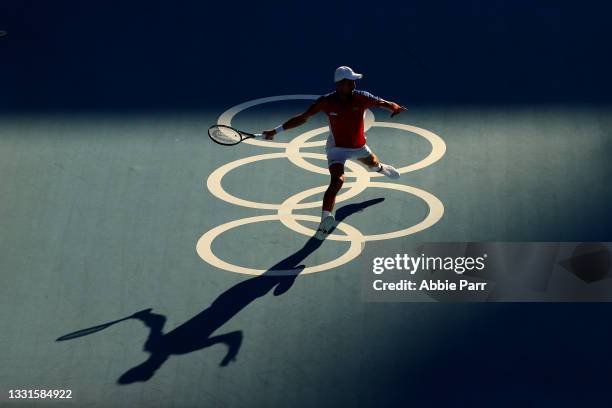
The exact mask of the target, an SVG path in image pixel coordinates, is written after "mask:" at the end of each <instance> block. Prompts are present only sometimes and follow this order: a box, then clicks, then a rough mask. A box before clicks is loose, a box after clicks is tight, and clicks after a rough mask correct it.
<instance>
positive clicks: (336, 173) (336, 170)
mask: <svg viewBox="0 0 612 408" xmlns="http://www.w3.org/2000/svg"><path fill="white" fill-rule="evenodd" d="M329 175H330V180H329V186H328V187H327V190H326V191H325V194H324V195H323V209H322V212H321V223H320V224H319V228H318V229H317V234H316V235H315V238H317V239H323V238H325V236H327V234H329V233H330V232H331V230H332V229H333V227H335V225H336V220H335V219H334V216H333V215H332V211H333V209H334V205H335V204H336V196H337V195H338V192H339V191H340V189H341V188H342V185H343V184H344V163H332V164H330V165H329Z"/></svg>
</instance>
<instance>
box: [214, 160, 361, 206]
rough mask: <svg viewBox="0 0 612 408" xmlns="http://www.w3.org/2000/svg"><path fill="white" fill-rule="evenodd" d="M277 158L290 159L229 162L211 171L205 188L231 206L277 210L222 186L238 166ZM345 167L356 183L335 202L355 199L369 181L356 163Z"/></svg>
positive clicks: (316, 203) (310, 204)
mask: <svg viewBox="0 0 612 408" xmlns="http://www.w3.org/2000/svg"><path fill="white" fill-rule="evenodd" d="M300 154H301V155H304V156H306V157H309V158H314V159H322V160H326V157H325V155H324V154H321V153H307V152H301V153H300ZM279 158H289V160H291V158H290V157H289V155H288V154H287V153H285V152H283V153H264V154H258V155H254V156H248V157H245V158H242V159H238V160H234V161H233V162H229V163H227V164H224V165H223V166H221V167H219V168H217V169H216V170H215V171H213V172H212V173H211V174H210V176H208V179H207V180H206V187H207V188H208V190H209V191H210V192H211V193H212V194H213V195H214V196H216V197H217V198H219V199H221V200H223V201H226V202H228V203H231V204H235V205H238V206H241V207H247V208H254V209H261V210H278V209H279V208H280V206H281V204H269V203H260V202H257V201H249V200H245V199H242V198H238V197H236V196H234V195H232V194H230V193H228V192H227V191H226V190H225V189H224V188H223V185H222V183H221V182H222V180H223V177H224V176H225V175H226V174H227V173H228V172H229V171H231V170H233V169H236V168H238V167H240V166H243V165H245V164H248V163H253V162H258V161H261V160H269V159H279ZM347 167H349V168H352V170H353V173H354V174H357V181H356V182H354V183H346V186H347V187H350V189H349V191H347V192H345V193H342V194H340V195H338V197H336V201H337V202H340V201H343V200H348V199H349V198H352V197H355V196H356V195H358V194H360V193H362V192H363V191H364V190H365V189H366V187H367V185H368V182H369V180H370V174H369V173H368V171H367V170H366V169H364V168H363V167H362V166H360V165H359V164H357V163H347ZM320 205H322V201H313V202H310V203H303V204H300V205H298V206H297V207H296V208H295V209H304V208H315V207H318V206H320Z"/></svg>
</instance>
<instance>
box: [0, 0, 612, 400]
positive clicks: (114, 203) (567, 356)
mask: <svg viewBox="0 0 612 408" xmlns="http://www.w3.org/2000/svg"><path fill="white" fill-rule="evenodd" d="M447 3H448V4H447V5H446V6H447V8H446V9H439V8H437V7H433V6H429V5H426V4H425V3H423V4H421V5H413V6H411V5H408V4H406V5H397V8H388V7H387V5H372V4H369V5H368V6H367V7H364V8H352V7H350V8H347V7H345V6H346V4H344V3H343V4H344V5H343V4H340V3H338V5H325V6H323V5H322V6H321V7H329V9H328V8H326V10H329V13H331V15H332V16H336V17H338V18H340V16H344V17H346V18H347V20H343V19H338V20H335V21H336V23H337V24H336V25H335V26H334V27H330V26H329V25H328V22H329V21H330V15H326V14H323V13H322V11H321V10H322V9H320V8H319V9H317V8H313V9H312V10H306V11H304V10H303V9H302V8H301V7H300V8H299V10H298V7H297V6H291V7H289V6H287V7H288V8H285V5H283V7H273V6H272V5H268V4H261V5H258V6H257V7H255V6H245V7H246V9H245V10H242V13H240V15H239V16H235V18H236V19H237V20H236V24H237V25H238V26H242V27H245V26H246V25H247V23H251V24H252V20H253V19H255V20H257V21H276V22H277V24H276V25H274V26H273V27H271V26H270V27H269V26H268V25H266V24H263V23H262V24H261V25H259V26H260V27H261V29H260V30H252V31H245V30H229V31H228V30H225V31H221V30H217V29H216V28H219V27H221V28H222V26H223V24H222V21H221V19H220V18H212V17H211V16H220V15H223V14H222V13H223V12H229V11H231V10H228V8H229V7H230V5H231V4H229V3H228V4H219V5H216V6H214V7H213V9H207V8H206V7H212V6H207V5H206V6H205V5H203V4H204V3H202V5H196V4H195V3H194V4H191V5H190V6H185V7H186V8H185V9H182V8H179V7H174V6H173V7H170V6H169V5H165V4H163V3H158V2H152V3H151V4H150V5H149V4H148V3H147V6H146V7H145V6H143V5H138V6H136V5H125V6H122V7H124V8H125V9H123V10H122V11H121V12H120V13H117V11H116V10H114V9H115V8H116V7H110V8H108V9H107V8H105V7H93V6H92V7H91V8H89V7H82V6H79V5H77V4H76V3H75V4H72V5H65V6H62V7H60V6H53V7H52V6H50V5H43V4H41V5H37V6H34V5H23V6H22V5H20V3H17V2H14V3H11V7H8V8H9V9H10V13H9V12H7V13H6V14H5V15H6V16H9V17H7V19H8V20H7V21H9V22H10V23H12V25H11V24H8V23H6V27H4V28H6V29H7V32H8V36H7V37H6V40H3V41H4V43H0V53H1V54H0V59H1V60H0V63H1V64H2V68H3V73H4V74H3V76H2V77H1V78H0V85H1V89H2V92H3V93H4V94H5V95H7V96H6V97H4V98H3V99H2V100H1V101H0V249H1V252H0V271H1V276H2V283H1V284H0V299H2V307H1V308H0V322H1V323H2V327H1V333H2V334H1V335H0V350H2V352H1V353H0V392H1V393H2V394H1V395H0V405H1V406H5V405H6V406H12V405H15V406H17V405H19V404H17V403H15V404H12V403H13V402H15V401H9V400H8V398H7V395H8V390H9V389H43V388H44V389H69V390H72V397H73V398H72V399H71V400H63V401H59V400H57V401H50V400H47V401H36V402H38V403H40V404H37V403H36V402H34V403H32V401H28V402H23V401H22V403H23V406H26V404H29V405H28V406H30V405H43V404H44V405H48V406H60V405H67V404H71V405H74V406H91V407H115V406H125V407H135V406H147V407H199V406H205V407H251V406H261V407H337V406H355V407H361V406H392V405H403V406H405V405H415V406H423V405H425V404H428V405H431V406H435V405H436V404H439V405H446V406H470V407H471V406H496V407H501V406H508V407H516V406H555V407H560V406H576V405H577V404H579V403H580V404H585V403H593V402H594V401H597V402H601V401H603V400H607V401H610V395H609V391H608V389H609V386H608V382H609V380H608V378H609V375H608V373H609V367H610V365H611V364H612V354H611V353H610V346H609V344H610V339H611V338H612V329H611V327H610V325H609V324H608V323H606V322H608V321H609V315H610V307H609V306H608V305H607V304H493V303H491V304H440V303H368V302H364V301H363V300H362V298H361V286H360V285H361V279H360V278H359V276H360V273H361V271H360V270H359V265H361V264H360V259H361V258H360V256H363V251H367V249H368V246H369V245H370V244H371V241H369V240H372V242H373V240H376V243H377V244H378V245H386V244H385V243H389V245H393V244H394V243H397V242H399V241H401V240H406V241H410V242H468V241H469V242H496V241H512V242H515V241H516V242H519V241H527V242H531V241H542V242H546V241H554V242H557V241H572V242H583V241H584V242H586V241H610V231H611V230H612V223H611V221H610V217H609V208H610V205H609V203H610V199H611V198H612V187H611V185H610V183H609V180H610V176H611V168H612V167H611V166H610V159H609V158H610V153H611V152H612V142H611V139H610V131H609V129H610V128H612V116H611V110H610V109H611V108H610V104H609V101H607V99H606V98H608V99H609V92H608V91H609V85H607V83H606V82H605V81H604V79H605V78H607V76H608V72H609V69H608V68H609V65H610V64H609V61H608V60H607V59H605V57H602V56H601V55H602V53H601V52H600V50H599V51H598V52H597V53H592V54H589V55H590V57H589V58H595V57H593V55H595V56H599V57H598V58H600V60H599V62H598V63H595V62H593V60H592V59H589V58H586V57H584V55H586V54H587V53H591V52H592V51H594V50H596V49H597V45H598V44H599V45H600V46H602V44H607V38H609V37H608V36H603V35H601V36H600V32H599V31H597V30H598V29H597V27H599V26H598V25H597V24H598V23H602V20H605V19H603V17H599V19H598V17H597V16H598V15H600V16H604V15H607V14H606V13H595V12H593V13H592V14H593V16H591V17H592V19H591V20H589V23H588V24H587V22H585V23H580V22H579V21H578V19H577V20H576V22H575V24H576V25H577V26H576V27H574V28H576V30H575V31H576V34H575V35H569V34H567V32H566V31H567V30H569V28H568V27H567V26H563V27H562V26H561V14H560V11H559V10H558V9H557V8H556V6H545V5H541V6H537V7H536V6H533V5H528V4H527V2H516V3H514V2H513V3H512V4H507V5H501V3H500V4H497V3H495V4H496V6H493V5H491V4H493V3H489V2H482V4H480V5H478V4H477V3H478V2H473V5H472V6H473V8H468V7H467V6H466V9H465V10H464V9H463V8H462V7H459V6H456V5H455V4H456V3H455V2H447ZM485 3H486V4H485ZM7 4H8V3H7ZM415 4H416V3H415ZM292 7H293V8H292ZM566 11H567V10H566ZM304 13H305V14H304ZM287 15H292V16H293V20H292V19H286V18H285V17H286V16H287ZM566 15H567V14H566ZM569 15H571V14H569ZM69 16H76V17H74V20H72V19H71V18H69ZM129 16H131V17H129ZM457 16H460V17H461V18H457ZM496 16H497V17H496ZM344 17H342V18H344ZM593 19H594V20H593ZM203 20H206V23H207V24H208V25H207V26H206V27H205V28H203V26H202V24H203V23H202V21H203ZM0 23H2V22H1V21H0ZM604 23H607V21H604ZM109 24H110V25H112V26H113V27H114V28H113V30H106V28H108V27H109ZM602 24H603V23H602ZM33 27H36V29H35V28H33ZM313 27H315V28H316V29H313ZM0 28H2V27H0ZM518 28H520V29H518ZM160 31H161V32H163V35H155V41H151V36H152V33H157V34H159V33H160ZM41 32H42V33H51V34H47V35H41V34H40V33H41ZM373 32H382V33H385V34H384V35H382V36H376V35H373V34H372V33H373ZM400 35H401V36H408V37H410V38H411V39H412V40H411V41H410V42H408V41H406V43H405V44H400V43H398V42H397V41H390V40H389V39H390V38H406V37H399V36H400ZM589 36H592V37H593V38H590V37H589ZM587 37H588V38H587ZM9 39H11V41H12V42H9V41H8V40H9ZM597 39H599V40H597ZM338 42H341V43H343V44H346V46H345V47H338V45H337V44H338ZM568 44H569V45H568ZM572 44H574V45H576V44H581V45H583V46H584V47H577V46H574V47H572V46H571V45H572ZM602 47H603V46H602ZM296 49H300V50H301V52H300V53H298V52H290V51H291V50H293V51H295V50H296ZM602 49H603V48H602ZM288 50H289V51H288ZM364 50H367V52H366V51H364ZM230 51H231V52H232V54H231V55H232V58H231V59H223V58H221V57H220V56H221V55H227V53H228V52H230ZM281 52H283V54H282V55H283V57H282V59H281V57H280V54H279V53H281ZM583 53H584V54H583ZM212 56H214V57H212ZM262 56H266V57H265V58H269V59H271V61H278V60H274V58H279V59H281V60H282V64H281V63H272V62H265V63H260V64H246V63H245V62H244V61H261V60H263V57H262ZM5 57H6V58H5ZM265 61H268V60H267V59H266V60H265ZM526 61H527V62H526ZM584 61H591V62H590V63H588V64H586V65H583V62H584ZM345 64H347V65H352V66H353V68H354V69H355V70H357V71H363V72H364V73H365V76H364V80H363V81H362V82H361V83H358V89H365V90H367V91H369V92H372V93H373V94H374V95H377V96H380V97H383V98H387V99H390V100H395V101H397V102H399V103H402V104H403V105H406V106H407V107H408V111H406V112H404V113H402V114H400V115H398V116H396V117H394V118H392V119H390V118H389V113H388V112H387V111H384V110H373V111H372V112H370V113H368V115H367V116H366V124H367V126H368V131H367V137H368V144H369V146H370V147H371V148H372V149H373V150H374V152H376V153H377V154H378V156H379V157H380V158H381V160H382V161H383V162H385V163H390V164H393V165H394V166H395V167H398V168H403V169H404V172H403V174H402V177H401V178H400V179H399V180H397V181H393V182H391V181H390V180H388V179H384V178H379V177H373V175H372V173H368V172H366V171H365V169H364V168H363V167H360V166H359V165H358V164H354V163H353V164H351V165H349V166H348V170H350V172H351V173H350V174H347V179H346V183H347V186H346V188H344V189H343V190H342V191H341V194H343V196H342V197H343V198H345V199H343V200H341V201H338V203H337V205H336V211H337V212H336V215H337V218H338V219H341V224H340V225H339V226H338V230H337V231H336V232H335V234H337V235H336V236H337V237H340V238H330V239H328V240H325V241H323V242H317V241H314V240H312V233H313V232H314V228H316V226H317V220H318V218H319V216H320V208H319V204H318V202H320V201H321V199H322V194H323V189H324V188H325V186H326V185H327V183H328V178H329V177H328V175H326V172H325V166H324V164H325V160H324V158H323V155H322V154H323V153H324V149H323V143H324V140H325V137H326V135H327V133H326V128H325V127H326V125H327V124H326V119H325V117H324V115H322V114H320V115H318V116H316V117H314V118H313V119H312V120H311V121H310V122H308V123H307V124H306V125H304V126H303V127H300V128H297V129H293V130H290V131H287V132H285V133H283V134H281V135H280V136H278V137H277V138H276V139H275V140H274V141H273V142H269V143H267V144H265V145H261V144H259V145H258V144H256V143H251V144H247V143H243V144H241V145H239V146H235V147H233V148H225V147H221V146H218V145H216V144H214V143H212V142H211V141H210V140H209V139H208V136H207V135H206V129H207V128H208V126H210V125H211V124H214V123H217V122H227V121H231V123H232V125H233V126H236V127H237V128H239V129H243V130H245V131H250V132H260V131H262V130H264V129H269V128H272V127H274V126H277V125H279V124H280V123H282V122H283V121H285V120H287V119H288V118H289V117H290V116H291V115H294V114H297V113H300V112H302V111H303V110H304V109H306V108H307V107H308V105H309V104H310V102H311V101H312V98H313V97H314V96H317V95H321V94H324V93H327V92H330V91H332V90H333V89H332V87H333V83H332V82H331V74H332V72H333V69H334V68H335V67H336V66H338V65H345ZM589 64H590V65H589ZM390 67H392V68H393V67H394V68H393V69H392V70H390ZM393 72H401V73H402V75H401V79H398V77H397V75H392V73H393ZM404 74H405V75H404ZM576 78H578V79H576ZM570 79H572V80H570ZM574 79H575V81H574ZM244 104H247V105H249V106H245V105H244ZM292 220H295V221H296V222H295V223H293V222H292ZM347 236H349V237H351V239H344V238H342V237H347ZM360 237H361V238H360ZM358 238H359V239H358ZM287 271H292V272H300V273H299V274H297V276H296V275H295V274H293V275H291V274H288V273H286V272H287ZM149 309H150V310H149ZM58 340H59V341H58ZM458 401H459V402H460V403H459V402H458ZM604 405H605V404H604Z"/></svg>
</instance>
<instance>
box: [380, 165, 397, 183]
mask: <svg viewBox="0 0 612 408" xmlns="http://www.w3.org/2000/svg"><path fill="white" fill-rule="evenodd" d="M378 172H379V173H382V174H384V175H385V176H387V177H389V178H390V179H392V180H396V179H398V178H399V176H400V173H399V171H397V169H396V168H395V167H393V166H390V165H388V164H384V163H380V169H379V170H378Z"/></svg>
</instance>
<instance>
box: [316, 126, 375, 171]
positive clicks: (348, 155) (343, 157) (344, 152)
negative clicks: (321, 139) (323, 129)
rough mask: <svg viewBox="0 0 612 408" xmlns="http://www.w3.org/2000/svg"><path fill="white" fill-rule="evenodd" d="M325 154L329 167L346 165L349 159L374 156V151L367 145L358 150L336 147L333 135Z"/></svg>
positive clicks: (330, 137) (328, 138)
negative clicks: (336, 164) (337, 164)
mask: <svg viewBox="0 0 612 408" xmlns="http://www.w3.org/2000/svg"><path fill="white" fill-rule="evenodd" d="M325 152H326V153H327V167H329V166H331V165H332V164H335V163H340V164H342V165H344V163H345V162H346V161H347V160H348V159H361V158H364V157H368V156H370V155H371V154H372V150H370V148H369V147H368V145H367V144H365V145H363V146H361V147H356V148H350V147H336V143H335V142H334V137H333V136H332V135H331V133H330V134H329V136H328V137H327V144H326V145H325Z"/></svg>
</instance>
